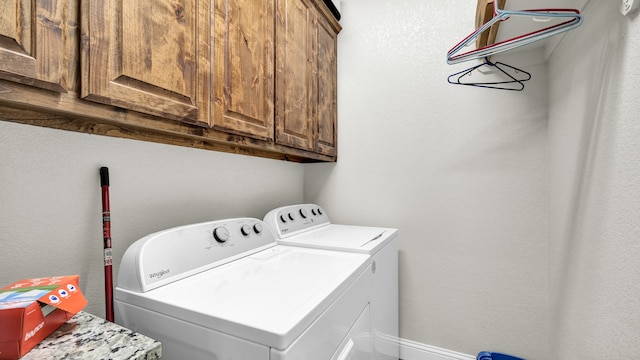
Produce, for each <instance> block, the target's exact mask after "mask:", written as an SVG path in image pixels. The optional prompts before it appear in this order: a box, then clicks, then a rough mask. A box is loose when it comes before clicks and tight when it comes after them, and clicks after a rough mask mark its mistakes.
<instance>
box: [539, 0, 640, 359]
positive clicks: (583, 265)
mask: <svg viewBox="0 0 640 360" xmlns="http://www.w3.org/2000/svg"><path fill="white" fill-rule="evenodd" d="M619 5H620V4H619V2H614V1H611V2H609V1H592V2H591V4H590V5H589V7H588V8H587V9H586V10H585V12H584V15H585V19H586V20H585V23H584V25H583V26H582V27H581V28H580V31H575V32H573V33H571V34H570V36H568V37H567V38H566V39H565V41H564V42H563V45H562V46H561V47H560V48H558V49H557V50H556V52H555V53H554V55H553V56H552V57H551V58H550V60H549V72H550V79H551V80H550V83H551V86H550V89H551V92H550V96H551V101H550V126H549V134H550V153H551V171H550V173H551V199H552V201H551V208H550V209H551V217H550V218H551V226H550V233H551V241H550V255H551V256H550V265H551V266H550V290H551V291H550V303H551V308H550V310H551V322H550V339H551V348H552V349H553V351H552V354H551V356H550V358H551V359H562V360H573V359H575V360H583V359H625V360H632V359H638V358H640V300H639V299H640V287H639V286H638V284H639V283H640V260H639V259H640V242H639V241H638V239H640V220H639V219H640V157H639V156H640V155H639V154H640V121H639V120H640V118H639V117H638V113H640V101H639V100H638V99H640V86H639V85H638V83H639V82H640V67H639V66H638V56H639V55H640V18H639V17H638V13H637V12H636V13H634V14H632V15H630V16H627V17H623V16H622V15H621V14H620V13H619V12H618V7H619Z"/></svg>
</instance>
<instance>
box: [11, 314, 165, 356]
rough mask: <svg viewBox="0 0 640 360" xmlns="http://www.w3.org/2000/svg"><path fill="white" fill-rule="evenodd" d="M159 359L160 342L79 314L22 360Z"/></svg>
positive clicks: (160, 353)
mask: <svg viewBox="0 0 640 360" xmlns="http://www.w3.org/2000/svg"><path fill="white" fill-rule="evenodd" d="M161 356H162V346H161V344H160V342H158V341H155V340H153V339H151V338H149V337H147V336H144V335H142V334H139V333H136V332H133V331H131V330H129V329H126V328H123V327H122V326H120V325H117V324H114V323H111V322H109V321H106V320H104V319H101V318H99V317H96V316H94V315H91V314H89V313H86V312H83V311H81V312H79V313H78V314H76V315H75V316H74V317H72V318H71V319H69V321H67V322H66V323H65V324H64V325H62V326H61V327H60V328H58V330H56V331H55V332H54V333H53V334H51V335H49V337H47V338H46V339H44V340H43V341H42V342H41V343H40V344H38V346H36V347H35V348H33V349H32V350H31V351H29V352H28V353H27V354H26V355H25V356H23V357H22V358H21V360H34V359H47V360H57V359H60V360H62V359H64V360H75V359H92V360H93V359H113V360H119V359H135V360H156V359H160V357H161Z"/></svg>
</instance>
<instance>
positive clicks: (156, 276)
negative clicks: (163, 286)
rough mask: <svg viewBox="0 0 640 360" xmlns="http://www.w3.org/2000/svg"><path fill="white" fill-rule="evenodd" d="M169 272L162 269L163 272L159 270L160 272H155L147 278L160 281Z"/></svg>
mask: <svg viewBox="0 0 640 360" xmlns="http://www.w3.org/2000/svg"><path fill="white" fill-rule="evenodd" d="M169 272H170V271H169V269H163V270H160V271H156V272H154V273H151V274H149V278H150V279H156V280H158V279H162V277H163V276H165V275H167V274H168V273H169Z"/></svg>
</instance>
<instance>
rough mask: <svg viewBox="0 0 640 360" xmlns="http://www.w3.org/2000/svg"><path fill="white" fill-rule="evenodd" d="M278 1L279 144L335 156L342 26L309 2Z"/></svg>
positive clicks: (277, 128)
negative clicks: (338, 62)
mask: <svg viewBox="0 0 640 360" xmlns="http://www.w3.org/2000/svg"><path fill="white" fill-rule="evenodd" d="M277 3H278V7H277V24H276V47H277V51H276V79H277V84H276V104H277V106H276V142H277V143H279V144H283V145H287V146H292V147H296V148H299V149H305V150H310V151H314V152H318V153H322V154H326V155H336V136H337V134H336V119H337V107H336V101H337V100H336V99H337V91H336V89H337V76H336V74H337V62H336V59H337V36H338V32H339V31H340V28H339V26H338V27H337V26H335V24H331V23H330V21H329V19H332V18H330V17H327V14H323V13H321V11H320V10H319V9H318V8H317V7H316V6H315V5H314V3H313V2H312V1H310V0H277ZM329 16H331V15H329Z"/></svg>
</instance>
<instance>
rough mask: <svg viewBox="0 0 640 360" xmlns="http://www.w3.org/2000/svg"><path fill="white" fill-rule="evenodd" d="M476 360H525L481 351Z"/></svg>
mask: <svg viewBox="0 0 640 360" xmlns="http://www.w3.org/2000/svg"><path fill="white" fill-rule="evenodd" d="M476 360H525V359H523V358H519V357H517V356H513V355H508V354H503V353H498V352H489V351H480V352H479V353H478V356H477V357H476Z"/></svg>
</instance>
